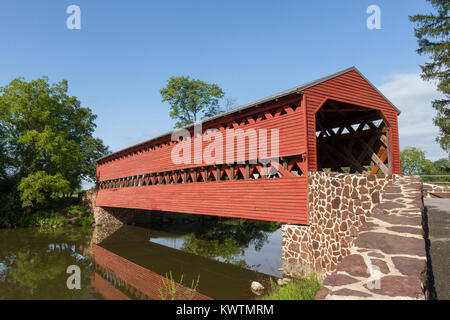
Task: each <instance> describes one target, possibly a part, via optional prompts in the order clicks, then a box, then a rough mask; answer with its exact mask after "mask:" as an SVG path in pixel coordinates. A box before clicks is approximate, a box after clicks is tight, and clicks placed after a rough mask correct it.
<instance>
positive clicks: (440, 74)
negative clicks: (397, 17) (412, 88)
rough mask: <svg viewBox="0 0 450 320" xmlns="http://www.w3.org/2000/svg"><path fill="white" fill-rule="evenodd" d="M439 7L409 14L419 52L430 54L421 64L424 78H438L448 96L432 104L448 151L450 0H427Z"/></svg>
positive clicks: (442, 89) (438, 138) (440, 136)
mask: <svg viewBox="0 0 450 320" xmlns="http://www.w3.org/2000/svg"><path fill="white" fill-rule="evenodd" d="M427 1H428V2H430V3H431V5H432V6H433V8H434V9H435V10H436V11H437V12H436V13H434V14H432V13H430V14H417V15H414V16H410V17H409V18H410V20H411V21H412V22H414V23H416V28H415V29H414V31H415V35H416V37H417V39H418V43H419V49H418V50H417V52H418V53H419V54H427V55H429V56H430V57H431V62H427V63H425V64H424V65H422V66H421V68H422V78H423V79H425V80H428V81H431V80H436V81H437V82H438V85H437V88H438V90H439V91H440V92H442V93H443V94H444V96H445V98H444V99H440V100H435V101H433V108H435V109H436V110H437V115H436V117H435V118H434V120H433V121H434V124H435V125H436V126H438V127H439V129H440V134H439V136H438V137H437V138H436V141H438V142H439V143H440V145H441V147H442V149H444V150H445V151H447V152H450V108H449V104H450V80H449V73H450V71H449V65H450V56H449V50H450V42H449V32H450V20H449V16H448V12H449V9H450V2H449V1H448V0H427Z"/></svg>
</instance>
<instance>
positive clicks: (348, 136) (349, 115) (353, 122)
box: [316, 100, 391, 174]
mask: <svg viewBox="0 0 450 320" xmlns="http://www.w3.org/2000/svg"><path fill="white" fill-rule="evenodd" d="M388 135H389V127H388V125H387V124H386V122H385V121H384V120H383V117H382V115H381V114H380V112H379V111H378V110H375V109H369V108H365V107H361V106H357V105H354V104H350V103H345V102H340V101H333V100H327V102H326V103H325V104H324V105H323V106H322V107H321V108H320V109H319V111H318V112H317V113H316V137H317V161H318V169H319V171H333V172H347V173H371V174H377V173H384V174H390V173H391V169H390V163H389V158H390V157H389V152H390V146H389V138H388Z"/></svg>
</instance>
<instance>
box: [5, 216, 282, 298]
mask: <svg viewBox="0 0 450 320" xmlns="http://www.w3.org/2000/svg"><path fill="white" fill-rule="evenodd" d="M280 260H281V235H280V230H279V227H278V226H277V225H276V224H273V223H255V222H249V221H242V220H241V221H237V220H236V221H231V220H230V221H227V222H225V223H217V222H214V223H212V224H201V223H199V224H197V223H190V224H174V225H171V226H167V225H165V226H161V228H157V227H155V226H154V227H152V228H143V227H136V226H121V227H119V226H116V227H109V228H105V227H97V228H95V229H93V230H92V229H77V228H74V229H47V230H43V229H16V230H0V299H121V300H122V299H161V298H164V299H171V298H175V299H252V298H254V297H255V296H254V294H253V293H252V292H251V291H250V282H251V281H255V280H256V281H260V282H262V283H265V282H267V281H268V279H269V275H278V274H277V273H278V271H277V268H278V267H279V266H280V263H281V262H280ZM69 265H78V266H79V267H80V269H81V276H82V278H81V287H82V289H81V290H69V289H67V286H66V280H67V277H68V276H69V275H68V274H67V273H66V269H67V267H68V266H69ZM168 278H169V279H172V280H173V281H171V280H168ZM193 287H195V291H193V290H190V288H193Z"/></svg>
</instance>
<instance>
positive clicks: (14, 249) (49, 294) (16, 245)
mask: <svg viewBox="0 0 450 320" xmlns="http://www.w3.org/2000/svg"><path fill="white" fill-rule="evenodd" d="M91 231H92V230H91V229H85V230H84V231H83V230H82V229H79V228H77V229H76V230H70V229H22V230H21V232H15V230H11V231H8V230H0V243H4V244H7V245H2V246H0V300H2V299H92V298H93V295H92V294H93V293H92V292H90V291H89V290H69V289H68V288H67V285H66V281H67V277H68V276H69V275H68V274H67V273H66V270H67V267H68V266H70V265H77V266H79V267H80V269H81V283H82V285H83V286H89V282H90V274H91V270H92V268H93V265H92V262H91V261H90V260H89V259H87V258H86V257H84V256H83V253H84V252H83V251H85V249H86V248H88V247H89V242H90V236H91Z"/></svg>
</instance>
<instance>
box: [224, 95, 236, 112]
mask: <svg viewBox="0 0 450 320" xmlns="http://www.w3.org/2000/svg"><path fill="white" fill-rule="evenodd" d="M236 102H237V99H236V98H234V97H232V96H226V97H225V98H224V99H223V110H222V111H224V112H225V111H230V110H232V109H234V108H236Z"/></svg>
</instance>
